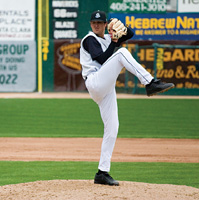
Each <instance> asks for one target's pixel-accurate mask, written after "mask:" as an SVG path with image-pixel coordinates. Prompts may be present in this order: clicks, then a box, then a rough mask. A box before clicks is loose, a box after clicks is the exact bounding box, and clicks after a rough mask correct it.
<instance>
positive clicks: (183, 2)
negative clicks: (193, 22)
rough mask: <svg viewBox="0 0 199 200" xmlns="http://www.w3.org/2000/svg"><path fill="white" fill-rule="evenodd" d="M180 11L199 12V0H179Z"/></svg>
mask: <svg viewBox="0 0 199 200" xmlns="http://www.w3.org/2000/svg"><path fill="white" fill-rule="evenodd" d="M178 12H179V13H199V0H178Z"/></svg>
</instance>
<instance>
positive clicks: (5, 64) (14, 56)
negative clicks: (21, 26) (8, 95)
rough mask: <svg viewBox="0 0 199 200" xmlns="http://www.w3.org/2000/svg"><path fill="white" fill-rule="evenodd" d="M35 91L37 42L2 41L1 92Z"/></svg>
mask: <svg viewBox="0 0 199 200" xmlns="http://www.w3.org/2000/svg"><path fill="white" fill-rule="evenodd" d="M35 89H36V44H35V41H26V42H23V41H20V42H19V41H18V42H17V41H15V42H14V41H10V42H8V41H7V42H4V41H1V43H0V92H33V91H34V90H35Z"/></svg>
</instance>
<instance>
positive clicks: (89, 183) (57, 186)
mask: <svg viewBox="0 0 199 200" xmlns="http://www.w3.org/2000/svg"><path fill="white" fill-rule="evenodd" d="M0 199H2V200H6V199H12V200H27V199H29V200H41V199H42V200H55V199H58V200H66V199H67V200H68V199H70V200H89V199H103V200H104V199H114V200H115V199H133V200H137V199H139V200H149V199H153V200H161V199H162V200H163V199H164V200H178V199H179V200H196V199H199V189H197V188H193V187H188V186H176V185H168V184H165V185H160V184H148V183H136V182H127V181H120V186H119V187H118V186H104V185H96V184H93V180H52V181H37V182H30V183H20V184H16V185H5V186H1V187H0Z"/></svg>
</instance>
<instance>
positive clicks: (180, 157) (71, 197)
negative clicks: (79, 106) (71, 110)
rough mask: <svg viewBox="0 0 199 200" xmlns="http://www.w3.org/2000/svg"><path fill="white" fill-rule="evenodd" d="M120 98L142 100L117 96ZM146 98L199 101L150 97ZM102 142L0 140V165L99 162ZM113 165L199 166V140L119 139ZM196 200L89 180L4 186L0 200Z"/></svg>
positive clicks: (155, 187)
mask: <svg viewBox="0 0 199 200" xmlns="http://www.w3.org/2000/svg"><path fill="white" fill-rule="evenodd" d="M0 98H89V96H88V94H79V93H77V94H74V93H64V94H60V93H58V94H56V93H49V94H47V93H45V94H39V93H33V94H32V93H31V94H19V93H16V94H13V93H12V94H11V93H3V94H0ZM119 98H146V97H145V96H139V95H138V96H135V95H119ZM151 98H197V99H198V98H199V97H188V96H187V97H180V96H178V97H173V96H170V97H169V96H165V97H164V96H155V97H151ZM101 142H102V138H0V160H11V161H15V160H20V161H33V160H35V161H43V160H45V161H52V160H53V161H68V160H70V161H99V157H100V147H101ZM112 161H113V162H116V161H117V162H185V163H189V162H191V163H199V140H190V139H180V140H177V139H121V138H118V139H117V141H116V146H115V149H114V153H113V158H112ZM8 199H9V200H27V199H28V200H91V199H100V200H102V199H103V200H106V199H108V200H112V199H114V200H115V199H116V200H119V199H126V200H127V199H128V200H198V199H199V189H197V188H193V187H188V186H176V185H161V184H148V183H137V182H127V181H120V186H119V187H111V186H104V185H96V184H93V180H51V181H36V182H30V183H21V184H16V185H5V186H1V187H0V200H8Z"/></svg>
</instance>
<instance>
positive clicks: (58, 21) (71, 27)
mask: <svg viewBox="0 0 199 200" xmlns="http://www.w3.org/2000/svg"><path fill="white" fill-rule="evenodd" d="M17 2H18V1H17ZM17 2H16V1H14V0H8V1H6V2H5V3H3V5H2V6H1V12H2V15H1V16H0V23H1V25H2V28H1V29H0V55H1V58H0V92H35V91H39V92H65V91H86V88H85V83H84V80H83V79H82V77H81V65H80V63H79V48H80V41H81V39H82V38H83V36H84V35H85V34H87V33H88V31H89V30H91V29H90V25H89V18H90V13H91V12H93V11H95V10H98V9H100V10H104V11H106V12H107V13H108V18H111V17H117V18H119V19H120V20H121V21H122V22H123V23H125V24H127V25H130V26H131V28H132V29H133V31H134V32H135V36H134V37H133V38H132V39H131V40H129V41H128V42H127V43H125V44H123V46H125V47H127V48H128V49H129V50H130V51H131V52H132V54H133V55H134V57H135V58H136V59H137V60H138V61H139V62H140V63H141V64H142V65H143V66H144V67H145V68H146V69H147V70H148V71H150V72H151V73H152V74H153V75H154V76H156V77H157V78H161V79H162V80H163V81H166V82H174V83H175V85H176V88H175V89H173V90H171V91H168V94H172V95H173V94H177V95H178V94H179V95H199V89H198V88H199V49H198V46H199V38H198V35H199V33H198V30H199V13H197V12H195V11H194V12H193V13H192V12H191V10H190V7H193V5H189V6H187V8H186V6H184V5H181V4H183V3H182V2H181V3H178V4H176V5H177V6H176V8H175V6H174V7H172V9H174V10H169V9H168V5H166V1H162V4H161V6H160V5H159V4H157V3H155V1H154V3H153V4H151V3H147V1H143V2H142V1H139V2H134V1H132V2H131V1H128V3H127V1H124V0H109V1H108V0H101V1H96V2H95V3H93V1H92V0H84V1H83V0H31V1H29V4H27V1H26V0H20V2H21V3H20V4H19V3H17ZM24 2H26V3H24ZM179 2H180V1H179ZM23 3H24V4H23ZM10 4H11V5H12V6H11V7H9V5H10ZM16 4H17V5H16ZM21 5H24V6H23V8H22V7H21ZM172 6H173V5H172ZM195 6H196V7H197V6H198V5H195ZM198 10H199V9H198ZM13 11H14V12H13ZM8 16H9V17H8ZM6 20H7V21H6ZM155 44H167V45H174V46H173V48H170V47H169V48H162V47H155V46H154V45H155ZM175 45H182V48H181V47H180V48H176V46H175ZM26 48H27V49H26ZM116 88H117V91H118V92H122V93H135V94H143V93H145V90H144V87H143V85H141V84H140V83H139V81H138V80H137V79H136V78H135V77H134V76H132V75H131V74H129V73H128V72H126V71H125V70H122V72H121V74H120V75H119V77H118V80H117V83H116Z"/></svg>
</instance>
